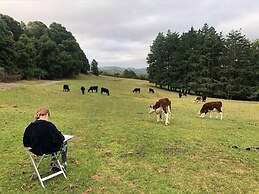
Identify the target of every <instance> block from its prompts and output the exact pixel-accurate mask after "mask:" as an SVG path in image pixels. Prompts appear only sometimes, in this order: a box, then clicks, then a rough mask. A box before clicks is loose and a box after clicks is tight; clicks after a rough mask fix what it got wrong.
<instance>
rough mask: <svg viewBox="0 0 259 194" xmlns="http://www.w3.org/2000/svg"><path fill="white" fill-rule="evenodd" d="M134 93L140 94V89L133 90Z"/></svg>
mask: <svg viewBox="0 0 259 194" xmlns="http://www.w3.org/2000/svg"><path fill="white" fill-rule="evenodd" d="M132 92H133V93H134V92H136V93H137V92H138V93H140V88H134V90H133V91H132Z"/></svg>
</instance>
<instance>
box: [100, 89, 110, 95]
mask: <svg viewBox="0 0 259 194" xmlns="http://www.w3.org/2000/svg"><path fill="white" fill-rule="evenodd" d="M103 93H106V94H107V95H108V96H110V92H109V90H108V89H107V88H101V94H103Z"/></svg>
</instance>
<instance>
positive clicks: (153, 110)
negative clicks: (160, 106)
mask: <svg viewBox="0 0 259 194" xmlns="http://www.w3.org/2000/svg"><path fill="white" fill-rule="evenodd" d="M154 112H156V109H154V106H150V107H149V112H148V113H149V114H151V113H154Z"/></svg>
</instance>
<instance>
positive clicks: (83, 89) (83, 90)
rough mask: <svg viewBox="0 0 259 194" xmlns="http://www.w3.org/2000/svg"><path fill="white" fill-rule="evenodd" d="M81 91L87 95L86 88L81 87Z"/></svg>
mask: <svg viewBox="0 0 259 194" xmlns="http://www.w3.org/2000/svg"><path fill="white" fill-rule="evenodd" d="M81 91H82V94H85V87H84V86H82V87H81Z"/></svg>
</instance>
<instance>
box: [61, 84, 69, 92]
mask: <svg viewBox="0 0 259 194" xmlns="http://www.w3.org/2000/svg"><path fill="white" fill-rule="evenodd" d="M69 91H70V89H69V86H68V85H66V84H65V85H63V92H69Z"/></svg>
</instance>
